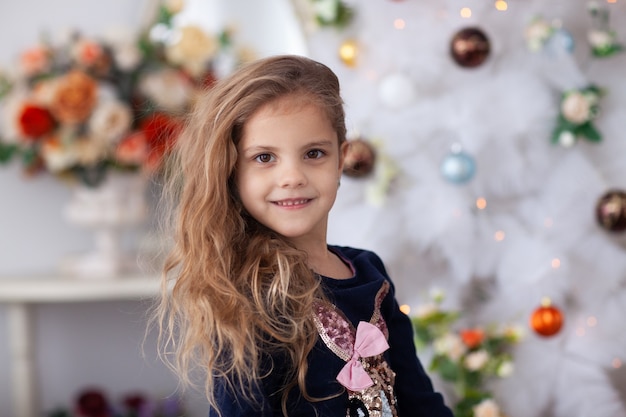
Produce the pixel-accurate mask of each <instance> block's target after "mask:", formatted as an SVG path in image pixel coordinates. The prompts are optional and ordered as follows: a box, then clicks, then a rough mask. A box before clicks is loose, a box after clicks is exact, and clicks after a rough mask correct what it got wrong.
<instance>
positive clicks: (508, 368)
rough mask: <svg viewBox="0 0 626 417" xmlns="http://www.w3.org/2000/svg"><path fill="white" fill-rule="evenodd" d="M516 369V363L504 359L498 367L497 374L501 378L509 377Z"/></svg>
mask: <svg viewBox="0 0 626 417" xmlns="http://www.w3.org/2000/svg"><path fill="white" fill-rule="evenodd" d="M514 371H515V365H513V362H511V361H504V362H502V363H501V364H500V365H499V366H498V369H496V375H498V376H499V377H500V378H507V377H509V376H511V375H512V374H513V372H514Z"/></svg>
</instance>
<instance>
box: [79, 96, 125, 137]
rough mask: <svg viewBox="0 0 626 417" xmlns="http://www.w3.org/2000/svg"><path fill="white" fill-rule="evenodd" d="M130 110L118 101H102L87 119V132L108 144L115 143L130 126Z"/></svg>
mask: <svg viewBox="0 0 626 417" xmlns="http://www.w3.org/2000/svg"><path fill="white" fill-rule="evenodd" d="M132 117H133V116H132V112H131V110H130V108H129V107H128V106H127V105H126V104H125V103H123V102H121V101H119V100H104V101H102V102H101V103H99V104H98V106H97V107H96V108H95V109H94V112H93V114H92V115H91V117H90V118H89V124H88V127H89V131H90V132H91V133H92V134H93V135H94V136H96V137H99V138H102V139H104V140H106V141H107V142H109V143H115V142H117V141H118V140H119V139H120V138H121V137H122V135H124V133H126V132H127V131H128V129H130V126H131V124H132Z"/></svg>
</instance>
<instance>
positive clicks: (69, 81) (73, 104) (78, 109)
mask: <svg viewBox="0 0 626 417" xmlns="http://www.w3.org/2000/svg"><path fill="white" fill-rule="evenodd" d="M97 90H98V85H97V84H96V81H95V80H94V79H93V78H91V77H90V76H88V75H87V74H85V73H84V72H81V71H71V72H69V73H67V74H66V75H65V76H64V77H63V78H61V79H60V80H59V85H58V87H57V90H56V92H55V95H54V97H53V99H52V105H51V107H52V113H53V114H54V115H55V116H56V118H57V119H58V120H59V121H61V123H69V124H73V123H80V122H83V121H85V120H86V119H87V118H88V117H89V115H90V114H91V111H92V110H93V108H94V106H95V104H96V99H97V95H98V91H97Z"/></svg>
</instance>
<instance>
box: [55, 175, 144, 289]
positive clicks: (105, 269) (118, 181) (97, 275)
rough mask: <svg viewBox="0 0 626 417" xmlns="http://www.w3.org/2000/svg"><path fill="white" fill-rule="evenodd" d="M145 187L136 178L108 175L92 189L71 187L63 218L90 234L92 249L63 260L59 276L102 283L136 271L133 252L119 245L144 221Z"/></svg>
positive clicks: (140, 178) (140, 180) (139, 179)
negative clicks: (91, 235)
mask: <svg viewBox="0 0 626 417" xmlns="http://www.w3.org/2000/svg"><path fill="white" fill-rule="evenodd" d="M146 184H147V182H146V179H145V178H144V177H143V176H142V175H140V174H136V173H119V172H109V173H108V174H107V176H106V178H105V179H104V181H103V182H102V183H101V184H99V185H98V186H96V187H88V186H86V185H77V186H76V187H75V189H74V191H73V194H72V198H71V200H70V201H69V203H68V204H67V206H66V207H65V210H64V213H63V214H64V216H65V219H66V220H67V221H68V222H69V223H70V224H73V225H76V226H79V227H83V228H86V229H90V230H91V231H92V232H93V234H94V249H93V250H92V251H90V252H88V253H85V254H82V255H78V256H72V257H68V258H67V259H64V260H63V261H62V263H61V270H62V272H63V273H65V274H69V275H72V276H77V277H80V278H94V279H102V278H116V277H119V276H121V275H124V274H128V273H131V272H135V271H137V270H138V267H137V253H136V251H135V250H134V249H132V250H131V249H129V248H128V247H127V246H128V245H124V244H123V243H125V242H124V237H125V235H128V234H132V233H133V232H136V231H137V230H138V229H139V228H140V227H141V226H142V225H143V224H144V222H145V221H146V219H147V212H148V207H147V202H146Z"/></svg>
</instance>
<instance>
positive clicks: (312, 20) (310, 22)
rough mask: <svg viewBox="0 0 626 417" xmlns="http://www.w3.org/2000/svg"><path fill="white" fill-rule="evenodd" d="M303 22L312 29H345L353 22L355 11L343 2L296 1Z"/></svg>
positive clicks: (341, 0) (324, 0)
mask: <svg viewBox="0 0 626 417" xmlns="http://www.w3.org/2000/svg"><path fill="white" fill-rule="evenodd" d="M294 4H295V6H296V7H297V9H298V11H299V13H300V14H301V15H302V16H301V18H302V20H303V22H305V23H307V26H308V27H309V28H310V29H312V30H313V29H317V28H320V27H334V28H337V29H343V28H345V27H346V26H348V25H349V24H350V22H352V18H353V17H354V11H353V9H352V8H351V7H348V6H347V5H346V4H345V3H344V2H343V0H295V3H294Z"/></svg>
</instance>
